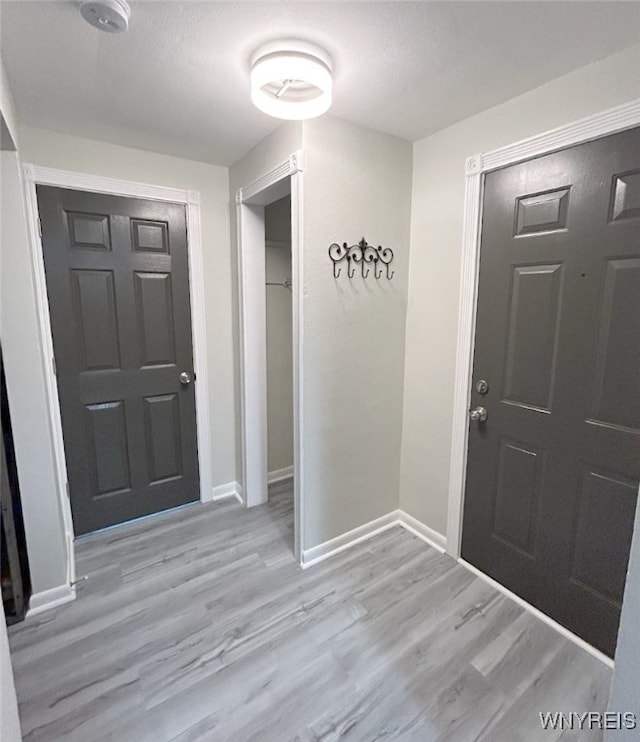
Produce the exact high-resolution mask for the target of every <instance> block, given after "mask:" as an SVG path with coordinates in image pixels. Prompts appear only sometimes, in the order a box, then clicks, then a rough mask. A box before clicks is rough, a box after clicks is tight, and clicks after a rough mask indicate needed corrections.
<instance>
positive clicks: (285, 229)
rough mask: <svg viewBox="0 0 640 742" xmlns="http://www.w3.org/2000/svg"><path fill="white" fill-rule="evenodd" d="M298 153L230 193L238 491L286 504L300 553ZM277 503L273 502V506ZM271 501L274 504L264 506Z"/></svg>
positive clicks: (250, 498) (257, 501)
mask: <svg viewBox="0 0 640 742" xmlns="http://www.w3.org/2000/svg"><path fill="white" fill-rule="evenodd" d="M301 205H302V168H301V153H299V152H296V153H293V154H292V155H291V156H290V157H289V158H288V159H287V160H286V161H285V162H282V163H281V164H280V165H278V166H277V167H275V168H274V169H273V170H271V171H269V172H267V173H264V174H263V175H262V176H261V177H260V178H258V179H257V180H255V181H253V182H252V183H249V184H248V185H247V186H244V187H242V188H239V189H238V190H237V191H236V225H237V247H238V284H239V292H238V294H239V310H240V312H239V315H240V370H241V374H240V379H241V380H240V402H241V415H240V420H241V443H242V483H241V484H242V493H243V499H244V501H245V504H246V506H247V507H253V506H255V505H262V504H264V503H266V502H268V500H269V498H270V496H271V497H272V498H274V500H275V498H276V497H278V498H279V502H280V501H282V505H283V507H286V506H288V507H290V506H291V504H290V500H288V499H287V497H289V496H291V495H292V496H293V531H294V535H293V551H294V555H295V557H296V559H297V560H298V561H300V559H301V555H302V553H303V549H304V546H303V534H302V522H303V517H302V509H303V501H304V498H303V483H304V477H303V464H304V461H303V444H302V430H303V424H302V413H303V400H302V392H301V390H302V383H301V379H302V377H303V373H302V357H303V354H302V345H303V334H302V328H303V319H302V310H303V302H302V280H301V278H302V275H303V265H302V262H303V254H302V210H301ZM279 502H278V504H279ZM272 504H274V503H272Z"/></svg>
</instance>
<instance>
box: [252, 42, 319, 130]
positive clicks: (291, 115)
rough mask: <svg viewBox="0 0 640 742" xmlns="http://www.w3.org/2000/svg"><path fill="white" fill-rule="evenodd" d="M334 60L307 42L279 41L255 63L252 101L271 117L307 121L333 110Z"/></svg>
mask: <svg viewBox="0 0 640 742" xmlns="http://www.w3.org/2000/svg"><path fill="white" fill-rule="evenodd" d="M331 68H332V61H331V57H330V56H329V55H328V54H327V53H326V52H325V51H324V50H323V49H320V48H319V47H317V46H315V45H314V44H309V43H307V42H305V41H297V40H288V41H276V42H272V43H270V44H267V45H266V46H262V47H260V49H258V50H257V51H256V52H255V53H254V55H253V57H252V59H251V100H252V101H253V103H254V105H255V106H256V107H257V108H259V109H260V110H261V111H264V113H267V114H269V116H274V117H275V118H279V119H288V120H298V121H300V120H303V119H311V118H315V117H316V116H321V115H322V114H323V113H325V112H326V111H328V110H329V107H330V106H331V95H332V84H333V78H332V74H331Z"/></svg>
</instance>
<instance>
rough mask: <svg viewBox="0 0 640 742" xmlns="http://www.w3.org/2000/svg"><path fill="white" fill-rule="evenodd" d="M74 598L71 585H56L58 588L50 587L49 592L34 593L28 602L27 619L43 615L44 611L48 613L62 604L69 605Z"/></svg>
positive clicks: (74, 590)
mask: <svg viewBox="0 0 640 742" xmlns="http://www.w3.org/2000/svg"><path fill="white" fill-rule="evenodd" d="M75 597H76V589H75V587H74V586H73V585H58V587H52V588H50V589H49V590H43V591H42V592H40V593H34V594H33V595H32V596H31V599H30V600H29V609H28V610H27V618H31V617H32V616H37V615H38V613H44V611H48V610H50V609H51V608H55V607H56V606H59V605H63V604H64V603H70V602H71V601H72V600H75Z"/></svg>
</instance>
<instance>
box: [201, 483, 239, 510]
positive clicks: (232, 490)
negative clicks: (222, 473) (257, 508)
mask: <svg viewBox="0 0 640 742" xmlns="http://www.w3.org/2000/svg"><path fill="white" fill-rule="evenodd" d="M230 497H235V499H236V500H237V501H238V502H239V503H240V504H241V505H244V499H243V497H242V487H240V485H239V484H238V482H226V483H225V484H218V485H216V486H215V487H213V488H212V489H211V496H210V497H209V499H208V500H207V501H206V502H219V501H220V500H227V499H229V498H230ZM203 502H205V501H204V500H203Z"/></svg>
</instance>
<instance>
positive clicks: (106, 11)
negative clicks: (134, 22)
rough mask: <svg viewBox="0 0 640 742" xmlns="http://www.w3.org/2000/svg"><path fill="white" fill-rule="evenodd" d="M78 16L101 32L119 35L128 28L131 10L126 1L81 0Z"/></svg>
mask: <svg viewBox="0 0 640 742" xmlns="http://www.w3.org/2000/svg"><path fill="white" fill-rule="evenodd" d="M80 14H81V15H82V17H83V18H84V19H85V21H86V22H87V23H90V24H91V25H92V26H95V27H96V28H99V29H100V30H101V31H107V32H108V33H119V32H120V31H126V30H127V29H128V28H129V16H130V15H131V8H130V7H129V4H128V3H127V2H126V0H83V2H81V3H80Z"/></svg>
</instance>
